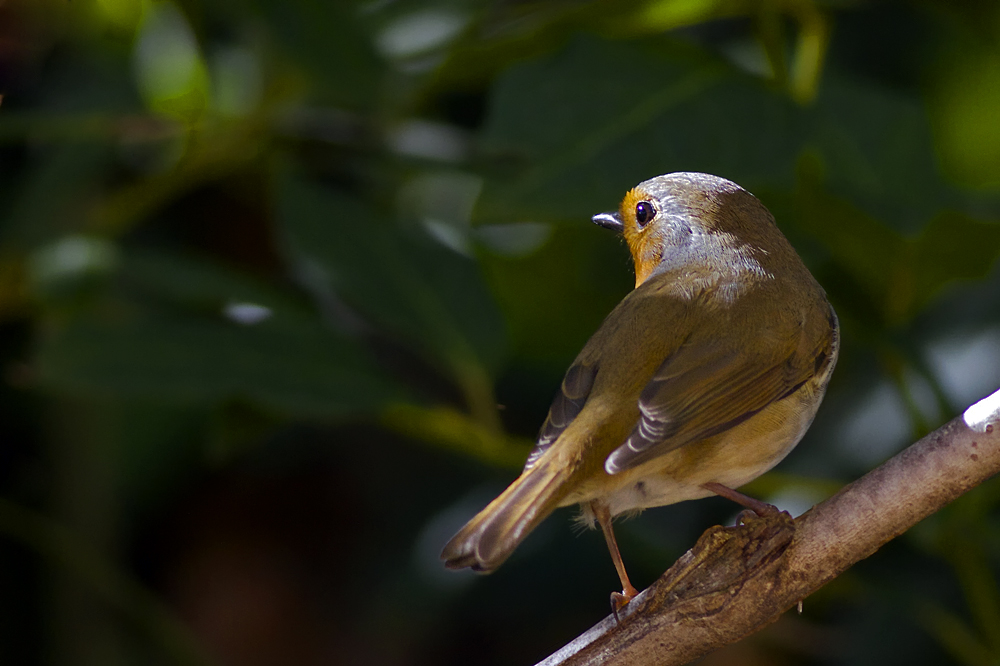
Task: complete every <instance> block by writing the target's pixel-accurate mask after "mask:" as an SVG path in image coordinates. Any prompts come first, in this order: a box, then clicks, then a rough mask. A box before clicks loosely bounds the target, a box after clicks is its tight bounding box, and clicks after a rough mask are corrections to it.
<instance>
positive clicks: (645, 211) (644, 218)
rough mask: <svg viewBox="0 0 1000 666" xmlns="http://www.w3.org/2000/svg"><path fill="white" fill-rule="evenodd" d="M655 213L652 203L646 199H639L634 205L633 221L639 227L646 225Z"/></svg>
mask: <svg viewBox="0 0 1000 666" xmlns="http://www.w3.org/2000/svg"><path fill="white" fill-rule="evenodd" d="M655 215H656V209H655V208H653V204H651V203H649V202H648V201H640V202H639V203H638V204H636V206H635V221H636V222H637V223H638V224H639V226H640V227H644V226H646V224H647V223H648V222H649V221H650V220H652V219H653V216H655Z"/></svg>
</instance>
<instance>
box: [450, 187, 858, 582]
mask: <svg viewBox="0 0 1000 666" xmlns="http://www.w3.org/2000/svg"><path fill="white" fill-rule="evenodd" d="M594 221H595V222H596V223H597V224H600V225H601V226H604V227H608V228H611V229H613V230H616V231H619V232H620V233H622V235H623V236H624V238H625V240H626V242H627V244H628V247H629V250H630V251H631V253H632V258H633V260H634V262H635V272H636V288H635V290H634V291H633V292H631V293H630V294H629V295H628V296H626V297H625V299H624V300H622V302H621V303H619V304H618V306H617V307H616V308H615V309H614V310H612V312H611V313H610V314H609V315H608V316H607V318H606V319H605V320H604V323H603V324H602V325H601V327H600V328H599V329H598V331H597V332H596V333H595V334H594V335H593V337H591V339H590V341H589V342H587V344H586V346H584V348H583V350H582V351H581V352H580V354H579V356H577V358H576V360H575V361H574V362H573V364H572V365H571V366H570V368H569V370H568V371H567V373H566V376H565V379H564V380H563V383H562V386H561V387H560V391H559V392H558V393H557V394H556V398H555V400H554V402H553V404H552V408H551V409H550V411H549V415H548V418H547V419H546V420H545V423H544V424H543V425H542V428H541V431H540V432H539V437H538V442H537V444H536V447H535V449H534V450H533V451H532V453H531V454H530V455H529V457H528V461H527V464H526V465H525V469H524V471H523V472H522V473H521V476H520V477H518V479H517V480H515V481H514V482H513V483H512V484H511V485H510V487H509V488H507V490H505V491H504V492H503V493H502V494H501V495H500V496H499V497H497V498H496V499H495V500H493V502H491V503H490V504H489V506H487V507H486V508H485V509H483V511H481V512H480V513H479V515H477V516H476V517H475V518H473V519H472V520H471V521H469V523H468V524H467V525H466V526H465V527H463V528H462V529H461V530H460V531H459V533H458V534H456V535H455V537H454V538H453V539H452V540H451V541H449V542H448V544H447V545H446V546H445V548H444V551H443V553H442V558H443V559H444V560H445V563H446V565H447V566H449V567H452V568H461V567H472V568H473V569H475V570H477V571H492V570H493V569H495V568H496V567H498V566H499V565H500V564H501V563H502V562H503V561H504V560H505V559H506V558H507V557H508V556H509V555H510V554H511V552H513V550H514V549H515V548H516V547H517V545H518V544H519V543H520V542H521V540H522V539H524V537H525V536H526V535H527V534H528V533H529V532H530V531H531V530H532V529H533V528H534V527H535V526H536V525H537V524H538V523H539V522H541V521H542V520H543V519H544V518H545V517H546V516H548V515H549V513H551V512H552V511H553V510H554V509H555V508H557V507H560V506H567V505H571V504H580V505H581V506H582V508H583V510H584V515H585V516H586V517H587V518H588V519H590V520H592V519H594V518H596V519H597V520H598V522H599V523H600V524H601V527H602V528H603V529H604V532H605V536H606V537H607V538H608V545H609V547H610V548H611V549H612V557H613V558H614V559H615V565H616V567H617V568H618V571H619V574H620V575H621V577H622V585H623V588H624V589H623V595H618V596H619V597H620V599H621V600H622V601H623V602H627V600H628V599H629V598H631V597H632V596H634V595H635V594H636V591H635V588H633V587H632V586H631V584H630V583H629V582H628V578H627V576H626V575H625V571H624V567H623V566H622V565H621V562H620V558H619V557H618V553H617V546H616V545H615V544H614V536H613V533H612V531H611V517H613V516H615V515H618V514H621V513H626V512H630V511H636V510H640V509H644V508H647V507H653V506H661V505H664V504H671V503H674V502H680V501H683V500H688V499H697V498H700V497H707V496H709V495H711V494H713V493H719V494H725V495H726V496H728V497H731V498H733V499H736V500H737V501H741V498H742V497H743V496H741V495H740V494H739V493H735V492H733V491H731V490H730V489H733V488H738V487H739V486H741V485H743V484H745V483H747V482H748V481H750V480H752V479H754V478H756V477H757V476H759V475H760V474H763V473H764V472H766V471H767V470H769V469H770V468H771V467H773V466H774V465H775V464H777V463H778V462H779V461H780V460H781V459H782V458H783V457H784V456H785V455H786V454H787V453H788V452H789V451H790V450H791V449H792V448H793V447H794V446H795V444H796V443H798V441H799V439H800V438H801V437H802V435H803V434H804V433H805V431H806V429H807V428H808V427H809V424H810V423H811V422H812V419H813V416H814V415H815V413H816V410H817V408H818V407H819V403H820V401H821V400H822V397H823V394H824V392H825V389H826V384H827V381H828V380H829V377H830V374H831V372H832V371H833V367H834V364H835V362H836V357H837V350H838V327H837V318H836V315H835V314H834V312H833V309H832V308H831V307H830V304H829V303H828V302H827V300H826V296H825V294H824V292H823V289H822V288H821V287H820V286H819V284H818V283H817V282H816V280H815V279H814V278H813V277H812V275H811V274H810V273H809V271H808V270H807V269H806V267H805V265H804V264H803V263H802V261H801V260H800V259H799V257H798V255H797V254H796V253H795V250H794V249H792V247H791V245H790V244H789V243H788V241H787V240H786V239H785V237H784V236H783V235H782V234H781V232H780V231H779V230H778V227H777V226H776V224H775V222H774V218H773V217H772V216H771V214H770V213H769V212H768V211H767V209H766V208H765V207H764V206H763V204H761V203H760V202H759V201H758V200H757V199H756V198H755V197H754V196H753V195H751V194H749V193H748V192H746V191H745V190H743V189H742V188H740V187H739V186H738V185H736V184H735V183H732V182H730V181H727V180H724V179H722V178H718V177H715V176H710V175H707V174H697V173H675V174H669V175H665V176H659V177H657V178H653V179H651V180H647V181H645V182H643V183H641V184H639V185H638V186H637V187H636V188H635V189H633V190H631V191H630V192H629V193H628V194H627V195H626V196H625V198H624V200H623V201H622V203H621V206H620V208H619V211H618V213H616V214H602V215H598V216H595V218H594ZM706 486H707V487H706ZM745 499H746V502H747V504H748V505H749V506H753V507H755V508H757V510H760V507H761V506H762V504H761V503H754V501H753V500H750V499H749V498H745Z"/></svg>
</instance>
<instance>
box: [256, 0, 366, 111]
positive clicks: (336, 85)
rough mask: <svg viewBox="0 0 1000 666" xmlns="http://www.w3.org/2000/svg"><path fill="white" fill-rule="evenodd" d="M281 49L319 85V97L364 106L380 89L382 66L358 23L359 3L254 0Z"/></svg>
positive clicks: (334, 101) (312, 0) (338, 102)
mask: <svg viewBox="0 0 1000 666" xmlns="http://www.w3.org/2000/svg"><path fill="white" fill-rule="evenodd" d="M254 4H255V5H256V6H257V8H258V10H259V11H260V13H261V15H262V18H263V19H264V21H265V23H266V25H267V27H268V28H269V29H270V30H271V31H272V32H273V33H274V36H275V37H276V38H277V39H278V40H279V41H280V42H281V46H282V47H283V48H284V50H285V51H286V52H287V53H288V54H289V55H290V56H292V58H293V62H296V63H297V64H298V65H300V66H301V67H303V68H305V69H306V70H307V71H308V72H309V74H310V75H311V76H312V77H313V78H314V80H315V82H316V83H318V84H319V86H318V87H319V91H318V92H319V93H320V96H321V98H325V99H329V101H332V102H333V103H335V104H346V105H349V106H352V107H367V106H369V105H371V104H372V102H373V101H374V98H375V95H376V94H377V93H378V91H379V82H380V80H381V74H382V70H383V69H384V65H383V63H382V62H381V61H380V60H379V58H378V57H377V55H376V54H375V51H374V49H373V47H372V43H371V38H370V37H369V35H368V34H367V31H366V30H365V29H364V26H363V25H362V24H361V23H360V21H358V12H359V8H358V6H359V4H360V3H357V2H342V1H341V2H316V1H314V0H290V1H283V0H255V3H254Z"/></svg>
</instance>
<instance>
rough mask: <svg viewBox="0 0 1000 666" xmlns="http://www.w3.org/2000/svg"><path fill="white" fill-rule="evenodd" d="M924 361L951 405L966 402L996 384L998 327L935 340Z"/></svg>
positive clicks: (999, 372)
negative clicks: (932, 371)
mask: <svg viewBox="0 0 1000 666" xmlns="http://www.w3.org/2000/svg"><path fill="white" fill-rule="evenodd" d="M927 360H928V362H929V364H930V366H931V368H932V369H933V370H934V373H935V375H936V377H937V378H938V381H939V382H940V383H941V387H942V388H943V389H944V392H945V393H946V394H947V395H948V398H949V399H950V400H951V401H952V402H953V403H954V405H955V406H956V407H958V406H964V405H968V404H969V403H971V402H972V401H973V400H978V399H979V398H981V397H982V396H983V395H985V394H986V393H988V392H989V391H992V390H994V389H995V388H997V386H998V385H1000V328H990V329H987V330H985V331H979V332H977V333H974V334H972V335H965V336H960V337H952V338H947V339H945V340H939V341H936V342H934V343H932V344H931V345H930V346H929V347H928V348H927Z"/></svg>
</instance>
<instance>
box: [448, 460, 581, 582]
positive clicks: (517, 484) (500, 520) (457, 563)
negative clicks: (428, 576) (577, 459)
mask: <svg viewBox="0 0 1000 666" xmlns="http://www.w3.org/2000/svg"><path fill="white" fill-rule="evenodd" d="M567 477H568V473H567V472H566V471H565V469H559V468H558V467H557V466H555V465H552V464H548V465H541V466H539V467H532V468H531V469H529V470H526V471H525V472H524V473H523V474H522V475H521V476H520V477H518V479H517V480H516V481H514V483H512V484H510V486H509V487H508V488H507V490H505V491H503V493H501V494H500V496H499V497H497V498H496V499H495V500H493V501H492V502H490V503H489V505H488V506H487V507H486V508H485V509H483V510H482V511H480V512H479V513H478V514H477V515H476V517H475V518H473V519H472V520H470V521H469V522H468V523H467V524H466V525H465V527H463V528H462V529H461V530H459V532H458V534H456V535H455V536H454V537H452V539H451V541H449V542H448V543H447V545H445V547H444V550H443V551H442V552H441V559H443V560H444V561H445V566H446V567H448V568H449V569H463V568H465V567H471V568H472V569H473V570H475V571H481V572H489V571H493V570H494V569H496V568H497V567H499V566H500V565H501V564H503V562H504V560H506V559H507V558H508V557H509V556H510V554H511V553H512V552H514V549H515V548H517V546H518V544H520V543H521V541H523V540H524V538H525V537H526V536H528V534H529V533H530V532H531V530H533V529H535V527H536V526H537V525H538V524H539V523H540V522H542V521H543V520H544V519H545V518H546V517H547V516H548V515H549V514H550V513H552V511H553V510H554V509H555V508H556V506H558V504H559V501H560V500H561V499H562V497H563V495H564V494H565V492H566V490H565V481H566V478H567Z"/></svg>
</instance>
